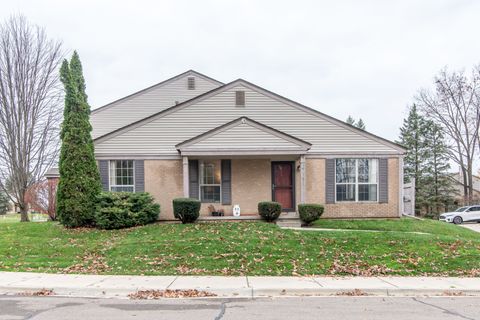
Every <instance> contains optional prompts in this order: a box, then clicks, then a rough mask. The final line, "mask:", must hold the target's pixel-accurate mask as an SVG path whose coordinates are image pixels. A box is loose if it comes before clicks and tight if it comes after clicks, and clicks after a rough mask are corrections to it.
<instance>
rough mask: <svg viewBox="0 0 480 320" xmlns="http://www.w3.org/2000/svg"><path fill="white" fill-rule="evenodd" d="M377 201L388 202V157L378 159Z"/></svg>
mask: <svg viewBox="0 0 480 320" xmlns="http://www.w3.org/2000/svg"><path fill="white" fill-rule="evenodd" d="M378 202H379V203H387V202H388V159H386V158H383V159H378Z"/></svg>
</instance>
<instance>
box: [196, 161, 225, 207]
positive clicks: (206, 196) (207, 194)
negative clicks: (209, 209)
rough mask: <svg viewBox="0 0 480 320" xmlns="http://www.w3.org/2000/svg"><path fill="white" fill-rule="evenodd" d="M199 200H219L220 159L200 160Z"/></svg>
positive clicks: (220, 185)
mask: <svg viewBox="0 0 480 320" xmlns="http://www.w3.org/2000/svg"><path fill="white" fill-rule="evenodd" d="M199 166H200V200H201V201H202V202H220V201H221V196H220V194H221V189H222V184H221V177H220V175H221V173H220V172H221V171H220V170H221V169H220V166H221V162H220V160H213V161H200V162H199Z"/></svg>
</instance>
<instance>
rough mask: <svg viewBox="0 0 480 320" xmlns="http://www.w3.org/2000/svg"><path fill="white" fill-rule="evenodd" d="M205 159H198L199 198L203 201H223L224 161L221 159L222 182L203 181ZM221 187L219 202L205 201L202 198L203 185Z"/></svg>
mask: <svg viewBox="0 0 480 320" xmlns="http://www.w3.org/2000/svg"><path fill="white" fill-rule="evenodd" d="M204 163H205V160H198V199H199V200H200V202H201V203H220V204H221V203H223V199H222V163H221V160H220V183H211V184H210V183H203V179H202V178H203V167H204ZM204 186H207V187H220V199H219V201H218V202H211V201H203V199H202V187H204Z"/></svg>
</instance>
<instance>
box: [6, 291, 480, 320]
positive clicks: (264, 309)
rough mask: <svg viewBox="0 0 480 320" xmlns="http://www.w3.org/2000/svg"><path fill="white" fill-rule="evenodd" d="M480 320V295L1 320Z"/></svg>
mask: <svg viewBox="0 0 480 320" xmlns="http://www.w3.org/2000/svg"><path fill="white" fill-rule="evenodd" d="M67 318H68V319H69V320H76V319H82V320H85V319H103V320H108V319H115V320H118V319H199V320H201V319H242V320H246V319H320V318H321V319H325V320H328V319H369V320H375V319H382V320H384V319H389V320H395V319H415V320H421V319H432V320H433V319H435V320H442V319H470V320H471V319H480V299H479V298H478V297H282V298H262V299H182V300H180V299H166V300H156V301H151V300H150V301H146V300H136V301H133V300H120V299H86V298H61V297H14V296H1V297H0V319H2V320H3V319H8V320H14V319H32V320H41V319H42V320H43V319H48V320H57V319H67Z"/></svg>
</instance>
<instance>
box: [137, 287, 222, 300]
mask: <svg viewBox="0 0 480 320" xmlns="http://www.w3.org/2000/svg"><path fill="white" fill-rule="evenodd" d="M216 296H217V295H216V294H215V293H212V292H208V291H199V290H196V289H189V290H170V289H167V290H140V291H137V292H135V293H131V294H129V295H128V297H129V298H130V299H132V300H156V299H161V298H203V297H216Z"/></svg>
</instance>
